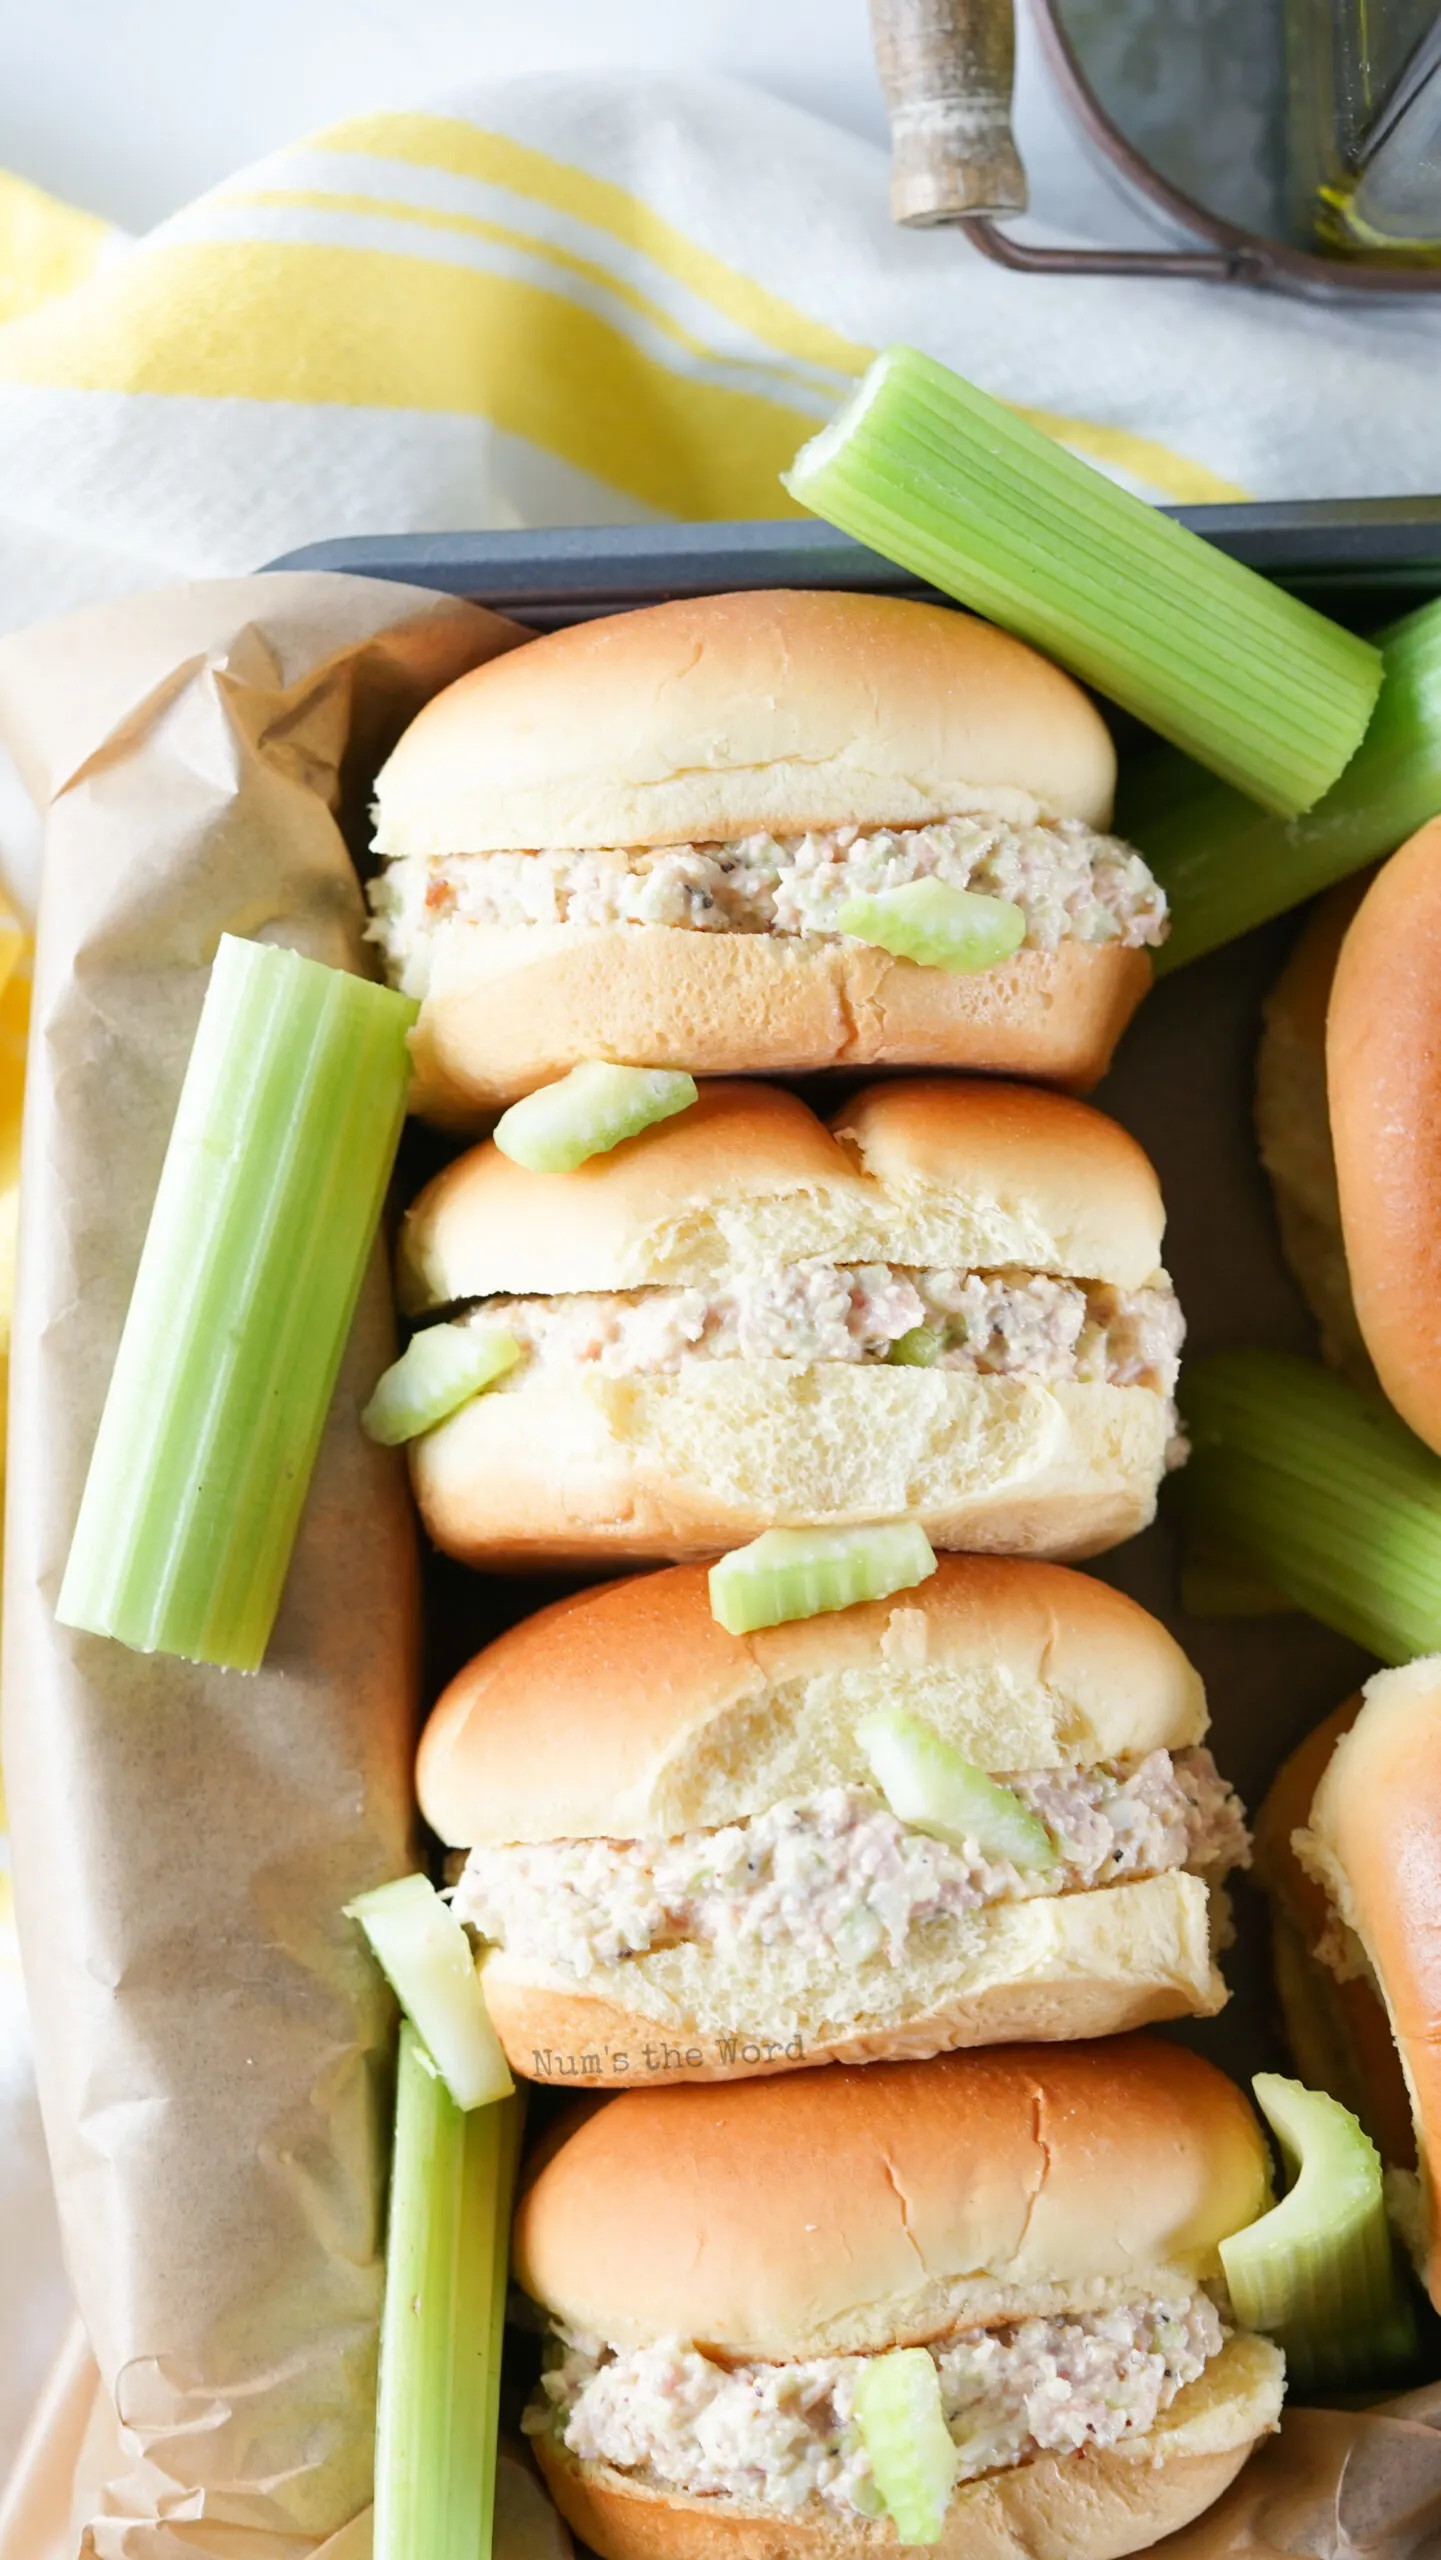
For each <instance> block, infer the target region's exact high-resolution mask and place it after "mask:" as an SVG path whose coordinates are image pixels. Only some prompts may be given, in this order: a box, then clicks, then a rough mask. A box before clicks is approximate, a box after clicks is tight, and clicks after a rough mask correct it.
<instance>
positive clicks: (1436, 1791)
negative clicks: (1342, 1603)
mask: <svg viewBox="0 0 1441 2560" xmlns="http://www.w3.org/2000/svg"><path fill="white" fill-rule="evenodd" d="M1364 1698H1365V1703H1364V1705H1363V1707H1362V1710H1361V1713H1360V1714H1359V1715H1358V1717H1357V1718H1356V1721H1355V1723H1354V1724H1353V1725H1352V1727H1351V1729H1350V1731H1349V1732H1348V1733H1346V1734H1343V1736H1342V1737H1341V1739H1340V1740H1339V1741H1338V1743H1337V1744H1336V1747H1335V1749H1334V1751H1333V1752H1332V1754H1331V1758H1330V1760H1329V1762H1328V1764H1327V1767H1326V1770H1325V1773H1324V1775H1323V1776H1322V1778H1321V1780H1320V1783H1319V1785H1318V1786H1317V1789H1316V1793H1315V1795H1314V1796H1313V1798H1312V1802H1311V1812H1310V1819H1309V1822H1308V1823H1307V1825H1306V1829H1305V1832H1304V1834H1303V1837H1302V1841H1301V1844H1300V1847H1301V1856H1302V1859H1303V1862H1304V1863H1305V1864H1307V1865H1309V1866H1310V1867H1311V1869H1312V1871H1313V1873H1319V1875H1320V1877H1321V1880H1322V1882H1323V1883H1324V1884H1325V1885H1326V1886H1327V1888H1328V1890H1329V1891H1330V1893H1331V1896H1332V1899H1333V1900H1334V1902H1335V1903H1336V1906H1337V1908H1338V1910H1339V1911H1340V1913H1341V1916H1342V1918H1343V1919H1344V1920H1345V1921H1346V1923H1347V1925H1348V1926H1349V1927H1350V1928H1351V1929H1353V1930H1354V1931H1355V1933H1356V1936H1357V1937H1358V1938H1359V1939H1360V1941H1361V1944H1362V1946H1363V1947H1364V1949H1365V1951H1366V1954H1367V1956H1368V1958H1369V1960H1370V1962H1371V1965H1372V1967H1373V1969H1374V1971H1375V1974H1376V1978H1377V1980H1378V1982H1379V1984H1380V1987H1381V1992H1382V1995H1383V1997H1384V1999H1385V2003H1386V2009H1387V2014H1388V2016H1389V2018H1390V2022H1391V2032H1392V2034H1393V2036H1394V2037H1395V2040H1396V2047H1397V2050H1398V2052H1399V2054H1400V2058H1401V2066H1402V2069H1403V2071H1404V2073H1405V2076H1406V2085H1407V2088H1408V2090H1409V2092H1410V2098H1411V2111H1412V2116H1413V2119H1414V2124H1415V2132H1416V2157H1417V2166H1418V2169H1419V2171H1420V2176H1421V2193H1422V2218H1423V2225H1424V2231H1425V2239H1426V2264H1425V2267H1424V2270H1423V2273H1424V2277H1425V2282H1426V2287H1427V2290H1428V2292H1429V2293H1430V2295H1431V2299H1432V2301H1433V2302H1434V2303H1435V2304H1436V2305H1437V2307H1438V2308H1441V2241H1438V2232H1437V2202H1436V2190H1437V2183H1438V2174H1441V1740H1438V1736H1441V1657H1437V1656H1432V1657H1430V1658H1429V1659H1427V1660H1424V1661H1420V1662H1412V1663H1408V1664H1407V1665H1406V1666H1405V1668H1404V1669H1403V1670H1399V1671H1382V1672H1378V1673H1377V1675H1376V1677H1375V1678H1374V1679H1372V1680H1368V1681H1367V1683H1366V1687H1365V1692H1364Z"/></svg>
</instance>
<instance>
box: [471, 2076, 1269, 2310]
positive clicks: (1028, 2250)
mask: <svg viewBox="0 0 1441 2560" xmlns="http://www.w3.org/2000/svg"><path fill="white" fill-rule="evenodd" d="M1266 2198H1267V2158H1266V2148H1265V2144H1264V2143H1263V2141H1262V2138H1261V2133H1260V2128H1259V2126H1258V2124H1257V2122H1256V2119H1255V2117H1254V2115H1253V2114H1252V2112H1251V2109H1250V2107H1249V2105H1248V2104H1247V2101H1246V2100H1245V2098H1244V2097H1243V2096H1242V2094H1241V2092H1240V2090H1239V2089H1237V2088H1235V2087H1234V2086H1233V2085H1232V2083H1231V2082H1230V2081H1229V2080H1227V2079H1225V2078H1224V2077H1223V2076H1222V2074H1221V2073H1220V2072H1219V2071H1216V2070H1214V2069H1213V2068H1212V2066H1211V2065H1210V2064H1209V2063H1207V2062H1203V2061H1202V2060H1201V2059H1200V2057H1199V2056H1198V2055H1196V2054H1192V2053H1188V2052H1185V2051H1183V2050H1182V2049H1181V2048H1180V2047H1179V2046H1176V2045H1171V2044H1167V2043H1164V2042H1162V2041H1161V2040H1160V2039H1152V2038H1150V2037H1147V2036H1132V2037H1128V2038H1124V2039H1120V2040H1117V2041H1114V2042H1106V2043H1099V2044H1085V2045H1064V2044H1062V2045H1011V2046H1006V2047H1002V2048H997V2049H995V2050H993V2051H990V2052H985V2053H952V2054H945V2055H942V2056H941V2057H940V2058H939V2059H937V2060H935V2061H932V2062H878V2063H873V2064H871V2065H870V2066H869V2068H867V2069H865V2070H852V2069H847V2068H845V2067H844V2066H838V2067H835V2068H833V2069H830V2070H827V2071H797V2072H792V2073H790V2074H789V2075H788V2076H787V2077H785V2078H783V2079H759V2080H740V2081H731V2082H728V2083H725V2084H723V2085H721V2086H710V2087H690V2088H677V2089H659V2090H650V2089H637V2090H634V2091H632V2092H630V2093H629V2094H628V2095H626V2096H624V2097H619V2098H615V2099H612V2100H611V2101H610V2103H609V2104H608V2105H606V2106H602V2107H597V2108H596V2109H595V2110H594V2111H593V2112H592V2113H590V2114H589V2115H587V2116H586V2117H585V2119H584V2120H583V2121H582V2122H581V2123H580V2124H579V2125H578V2126H577V2127H576V2129H575V2130H574V2132H572V2134H571V2135H570V2138H569V2140H568V2141H565V2142H564V2143H562V2144H561V2146H560V2147H559V2148H558V2149H557V2150H556V2151H555V2152H553V2153H552V2155H551V2157H550V2158H549V2160H548V2161H547V2162H546V2163H545V2165H544V2167H543V2168H542V2169H541V2170H540V2172H539V2174H538V2175H537V2176H536V2177H535V2178H534V2179H533V2181H532V2183H531V2184H530V2186H529V2187H528V2188H527V2190H526V2192H525V2194H524V2195H523V2197H522V2199H521V2202H520V2205H519V2208H518V2211H517V2214H516V2221H515V2239H514V2269H515V2275H516V2279H517V2281H518V2282H519V2283H520V2284H521V2285H522V2286H523V2287H524V2288H525V2290H526V2292H527V2293H529V2294H530V2295H531V2296H532V2297H533V2298H534V2300H535V2301H537V2302H539V2303H541V2304H542V2305H543V2306H544V2307H545V2309H546V2310H548V2311H549V2312H550V2313H551V2314H552V2315H553V2316H554V2317H555V2318H557V2319H559V2320H560V2321H561V2322H562V2323H563V2324H564V2325H565V2326H566V2327H568V2328H575V2329H584V2330H587V2331H589V2332H591V2333H592V2334H594V2335H596V2336H599V2337H602V2338H605V2339H608V2340H609V2341H610V2342H611V2343H612V2344H613V2345H615V2346H618V2347H622V2348H629V2347H635V2346H642V2345H645V2344H647V2343H648V2342H650V2341H651V2340H654V2339H657V2338H665V2337H681V2338H688V2339H692V2340H694V2341H695V2342H696V2343H697V2344H698V2345H701V2346H703V2347H706V2348H708V2349H712V2350H715V2351H718V2352H720V2353H721V2354H723V2355H731V2356H736V2357H752V2356H754V2357H758V2358H760V2359H762V2360H765V2361H792V2360H795V2359H798V2358H803V2357H806V2356H811V2355H846V2354H851V2353H865V2352H869V2351H873V2350H876V2349H881V2348H886V2347H891V2346H901V2345H914V2344H917V2343H922V2342H924V2341H925V2340H926V2339H927V2338H931V2337H936V2336H939V2335H941V2334H943V2333H944V2332H945V2331H946V2330H948V2329H950V2328H952V2327H955V2326H956V2325H958V2324H961V2323H970V2322H979V2321H986V2320H999V2319H1005V2318H1008V2317H1015V2316H1018V2315H1019V2314H1020V2313H1022V2312H1023V2311H1025V2310H1027V2309H1030V2308H1044V2309H1047V2310H1050V2311H1059V2310H1061V2309H1063V2308H1065V2307H1066V2306H1068V2305H1069V2306H1082V2305H1084V2306H1085V2307H1087V2308H1091V2309H1094V2308H1096V2307H1098V2305H1099V2304H1100V2303H1101V2302H1102V2301H1103V2300H1104V2301H1116V2300H1125V2299H1130V2300H1135V2299H1138V2298H1141V2297H1143V2296H1150V2295H1153V2294H1155V2293H1157V2292H1162V2291H1164V2290H1166V2289H1167V2288H1168V2287H1171V2288H1176V2287H1180V2288H1189V2287H1190V2286H1192V2285H1194V2284H1195V2283H1197V2282H1199V2281H1200V2280H1202V2279H1203V2278H1205V2277H1207V2276H1209V2275H1213V2274H1215V2273H1216V2271H1217V2267H1218V2264H1219V2261H1218V2257H1217V2247H1218V2243H1219V2242H1220V2241H1221V2240H1222V2239H1224V2238H1225V2237H1226V2235H1227V2234H1228V2233H1230V2232H1232V2231H1236V2230H1239V2229H1240V2228H1241V2227H1242V2225H1243V2224H1245V2223H1248V2222H1250V2221H1253V2220H1254V2219H1255V2217H1256V2215H1257V2214H1259V2213H1260V2212H1261V2211H1262V2210H1263V2209H1264V2206H1265V2203H1266Z"/></svg>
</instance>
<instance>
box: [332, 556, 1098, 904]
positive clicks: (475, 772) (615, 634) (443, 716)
mask: <svg viewBox="0 0 1441 2560" xmlns="http://www.w3.org/2000/svg"><path fill="white" fill-rule="evenodd" d="M1115 770H1116V767H1115V752H1114V749H1113V748H1112V745H1111V740H1110V736H1109V733H1108V731H1107V729H1106V726H1105V723H1104V721H1103V720H1102V719H1101V717H1100V714H1099V713H1098V712H1097V711H1096V710H1095V708H1094V706H1093V705H1092V704H1091V702H1090V701H1089V700H1088V699H1087V697H1086V695H1085V694H1084V693H1083V692H1082V691H1081V688H1080V686H1079V685H1076V684H1073V683H1072V681H1071V679H1070V677H1069V676H1065V675H1062V673H1061V671H1060V669H1059V668H1058V667H1053V666H1052V665H1051V664H1050V662H1049V661H1048V660H1047V659H1045V658H1042V657H1039V656H1037V654H1036V652H1035V651H1034V650H1033V649H1028V648H1027V647H1026V646H1025V645H1024V643H1023V642H1021V641H1019V640H1013V639H1011V638H1009V637H1008V635H1007V634H1006V633H1005V632H1002V631H997V630H995V629H993V628H992V626H991V625H990V624H989V623H984V622H978V621H976V620H974V619H973V618H972V616H971V615H969V614H962V613H954V612H952V611H951V610H949V608H947V607H945V606H941V605H928V604H908V603H902V602H900V601H898V600H897V599H896V598H894V597H891V596H865V595H843V594H825V593H816V592H813V591H810V590H804V589H797V590H792V589H775V590H772V591H770V592H765V591H761V592H757V593H754V594H745V595H723V596H698V597H694V598H688V599H685V600H683V601H679V602H676V603H672V604H662V605H649V606H647V607H645V608H644V609H643V610H642V611H640V612H636V613H622V614H612V615H607V616H603V617H602V618H600V619H599V620H596V621H594V622H579V623H573V624H572V625H571V626H570V628H569V629H568V630H565V631H556V632H552V633H550V634H549V635H548V636H547V637H546V638H545V639H543V640H537V641H533V642H532V643H531V644H530V645H529V646H528V647H527V648H525V649H523V650H519V651H517V652H516V653H515V654H514V655H513V656H512V657H510V658H508V659H505V660H497V661H496V662H495V664H494V665H493V666H490V667H487V668H479V669H477V670H476V671H475V672H474V673H473V674H471V675H468V676H462V677H461V678H460V680H459V682H458V683H456V684H452V685H449V686H447V688H446V690H445V691H444V692H443V693H440V694H437V695H436V696H435V698H434V700H433V701H431V702H429V703H428V704H427V705H426V707H425V709H424V710H423V711H422V712H421V714H420V716H419V718H418V719H417V720H415V721H413V722H412V724H411V726H410V727H409V729H407V731H406V733H405V735H404V737H403V738H402V739H401V741H400V744H399V745H398V746H397V748H396V749H395V751H394V753H393V755H392V756H391V758H390V760H389V762H388V764H386V766H385V767H384V769H383V771H382V772H381V774H380V776H379V779H378V780H377V782H376V786H375V799H376V847H377V850H378V851H379V852H381V853H383V854H386V855H397V854H434V853H485V852H512V851H513V852H527V851H532V850H536V849H540V848H549V847H555V848H559V847H564V846H571V847H582V848H583V847H586V846H592V845H594V846H606V845H661V844H682V843H687V842H689V843H713V842H716V841H718V840H723V839H725V838H726V837H728V836H735V835H743V834H746V833H748V832H750V831H752V830H754V829H756V828H761V827H765V828H769V829H771V830H772V831H774V832H780V833H786V834H793V833H797V832H801V831H803V830H805V829H806V828H808V827H829V826H840V825H846V824H858V825H862V826H893V825H895V826H900V825H914V824H916V823H918V822H919V821H922V820H924V819H927V818H943V817H947V816H950V815H951V814H953V813H954V812H956V811H958V810H963V809H996V810H999V811H1000V812H1001V813H1002V814H1014V815H1017V816H1022V817H1024V816H1029V815H1030V814H1033V812H1034V811H1036V810H1039V811H1040V812H1041V813H1043V814H1044V815H1046V816H1049V817H1058V818H1080V819H1083V820H1084V821H1085V822H1086V823H1087V824H1088V825H1090V826H1095V827H1104V826H1105V825H1106V824H1107V823H1108V822H1109V818H1110V812H1111V795H1112V791H1113V789H1114V785H1115Z"/></svg>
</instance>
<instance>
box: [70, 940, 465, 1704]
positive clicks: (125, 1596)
mask: <svg viewBox="0 0 1441 2560" xmlns="http://www.w3.org/2000/svg"><path fill="white" fill-rule="evenodd" d="M416 1011H417V1007H416V1006H415V1005H414V1004H413V1003H412V1002H411V1001H410V999H409V998H408V997H405V996H398V995H395V994H393V993H392V992H391V991H390V989H389V988H387V987H378V986H374V985H372V984H371V982H370V980H369V979H367V978H354V977H350V976H349V975H347V974H346V972H345V971H344V970H339V969H326V968H322V967H321V966H320V965H319V964H318V963H317V962H315V961H313V960H303V959H301V957H300V956H299V954H298V953H297V952H294V951H282V950H278V949H275V948H273V947H271V946H269V945H265V944H261V943H254V942H240V941H237V940H235V939H234V938H233V937H232V936H231V935H229V934H226V935H225V936H224V937H223V938H222V941H221V944H220V948H219V950H218V951H217V953H216V955H215V965H214V967H213V969H212V971H211V977H210V986H209V989H208V991H207V994H206V998H205V1004H204V1008H203V1010H202V1012H201V1017H200V1025H199V1029H198V1030H197V1032H196V1035H195V1045H194V1047H193V1049H192V1051H191V1054H190V1063H189V1066H188V1068H187V1069H186V1074H185V1081H184V1084H183V1087H182V1089H181V1094H180V1103H179V1108H178V1110H177V1112H176V1116H175V1125H174V1127H173V1129H172V1131H171V1135H170V1144H169V1147H168V1149H167V1152H166V1157H165V1163H164V1167H163V1169H162V1172H161V1176H160V1187H159V1190H158V1192H157V1194H156V1198H155V1206H154V1208H153V1210H152V1212H151V1217H150V1226H149V1231H148V1233H147V1235H146V1238H145V1245H144V1250H143V1252H142V1254H141V1257H140V1268H139V1270H138V1272H137V1274H136V1278H135V1287H134V1292H133V1294H132V1297H131V1301H130V1309H129V1313H128V1315H127V1316H126V1319H125V1328H124V1331H123V1333H122V1335H121V1340H120V1349H119V1352H118V1353H117V1355H116V1361H115V1368H114V1372H113V1374H112V1376H111V1380H110V1387H109V1392H108V1394H107V1396H106V1399H105V1409H104V1412H103V1414H102V1416H101V1422H100V1430H99V1434H98V1436H97V1438H96V1442H95V1447H94V1450H93V1452H92V1454H91V1460H90V1471H89V1474H88V1476H87V1478H86V1483H85V1492H84V1496H83V1499H82V1501H81V1505H80V1516H79V1519H78V1521H77V1523H76V1528H75V1536H74V1539H73V1542H72V1544H71V1549H70V1558H69V1562H68V1564H67V1566H66V1569H65V1578H64V1582H63V1584H62V1586H61V1592H60V1601H59V1607H58V1611H57V1614H58V1616H59V1618H60V1621H61V1623H62V1625H65V1626H69V1627H80V1628H84V1629H87V1630H88V1631H89V1632H90V1633H91V1634H94V1635H106V1636H114V1637H117V1638H118V1639H119V1640H120V1642H121V1643H122V1644H128V1645H133V1646H135V1647H136V1648H137V1649H138V1650H139V1651H141V1652H144V1653H173V1654H180V1655H182V1656H184V1657H185V1658H186V1659H187V1660H189V1661H195V1662H213V1663H218V1664H221V1665H223V1666H225V1667H227V1668H230V1669H234V1670H238V1671H254V1670H257V1669H258V1668H259V1665H260V1663H261V1661H262V1660H263V1658H264V1654H265V1648H266V1644H267V1643H268V1641H269V1637H270V1631H271V1627H272V1626H273V1624H274V1621H275V1614H276V1611H277V1609H278V1607H279V1605H280V1594H281V1590H282V1587H283V1585H284V1581H285V1575H286V1570H287V1567H288V1565H289V1562H290V1553H291V1548H292V1546H293V1545H294V1541H295V1534H296V1530H297V1528H298V1526H299V1523H300V1514H301V1510H302V1507H303V1505H304V1501H305V1495H306V1491H307V1488H308V1486H309V1483H310V1477H311V1472H312V1469H313V1467H314V1464H315V1458H316V1453H317V1450H318V1449H319V1446H320V1437H321V1433H322V1431H323V1429H324V1427H325V1419H326V1414H327V1411H328V1408H329V1405H330V1399H331V1395H332V1393H333V1390H334V1386H335V1380H336V1374H337V1372H338V1370H339V1367H340V1361H341V1355H342V1353H343V1351H344V1348H345V1340H346V1336H347V1334H348V1333H349V1331H350V1325H351V1319H352V1317H353V1315H354V1312H355V1303H356V1299H357V1297H358V1296H359V1294H360V1283H361V1279H362V1276H363V1273H364V1270H365V1264H366V1261H367V1258H368V1256H369V1253H370V1248H371V1244H372V1242H373V1240H374V1236H375V1231H376V1227H377V1225H378V1223H379V1219H380V1211H381V1205H382V1202H383V1200H384V1197H385V1187H386V1184H387V1182H388V1180H389V1178H390V1169H391V1165H392V1163H393V1162H394V1158H395V1150H396V1145H397V1143H398V1141H399V1137H400V1130H401V1124H402V1121H403V1119H404V1116H405V1100H406V1091H407V1086H408V1082H409V1059H408V1055H407V1050H406V1033H407V1031H408V1030H409V1028H410V1025H411V1023H412V1022H413V1021H414V1019H415V1015H416Z"/></svg>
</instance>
